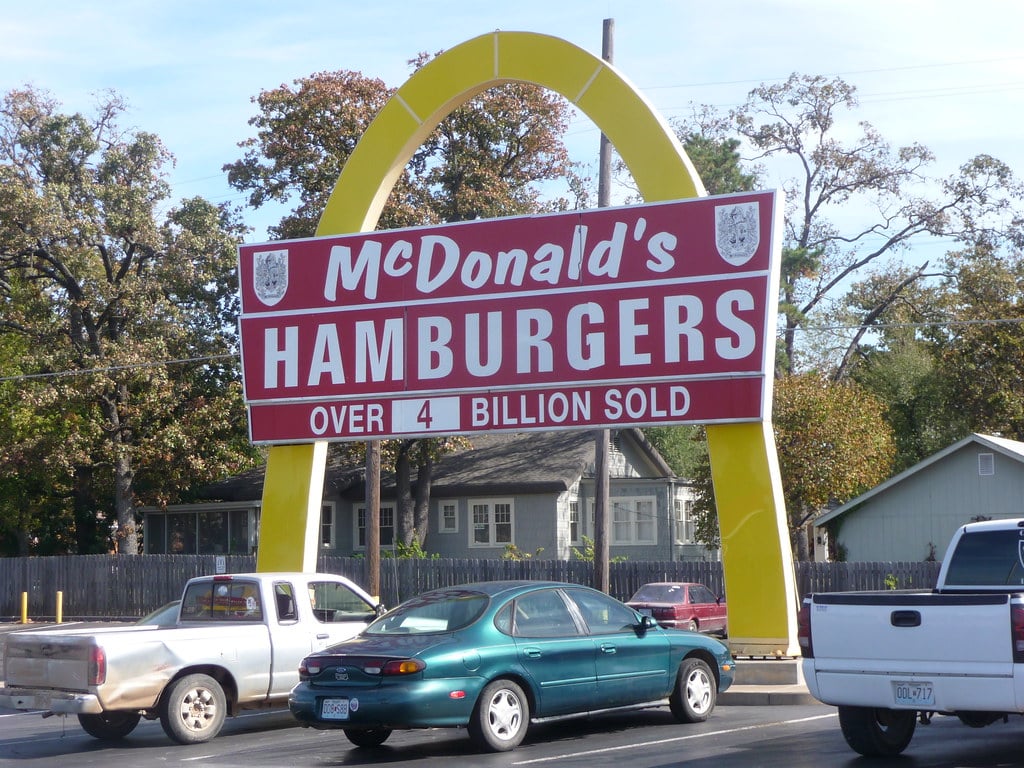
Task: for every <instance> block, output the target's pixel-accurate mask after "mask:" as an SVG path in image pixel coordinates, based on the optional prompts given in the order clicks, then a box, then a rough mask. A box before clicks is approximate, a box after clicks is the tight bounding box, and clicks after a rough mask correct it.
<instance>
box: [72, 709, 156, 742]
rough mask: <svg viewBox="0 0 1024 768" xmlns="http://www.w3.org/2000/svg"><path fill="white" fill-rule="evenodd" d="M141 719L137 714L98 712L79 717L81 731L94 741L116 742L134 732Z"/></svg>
mask: <svg viewBox="0 0 1024 768" xmlns="http://www.w3.org/2000/svg"><path fill="white" fill-rule="evenodd" d="M141 717H142V715H140V714H139V713H138V712H100V713H99V714H98V715H79V716H78V722H79V724H80V725H81V726H82V730H83V731H85V732H86V733H88V734H89V735H90V736H92V737H93V738H96V739H103V740H104V741H117V740H118V739H123V738H124V737H125V736H127V735H128V734H129V733H131V732H132V731H134V730H135V726H136V725H138V724H139V719H140V718H141Z"/></svg>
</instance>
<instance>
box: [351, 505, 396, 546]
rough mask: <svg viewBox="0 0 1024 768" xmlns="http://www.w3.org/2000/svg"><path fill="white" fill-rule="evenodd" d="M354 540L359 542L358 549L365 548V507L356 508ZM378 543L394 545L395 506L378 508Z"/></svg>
mask: <svg viewBox="0 0 1024 768" xmlns="http://www.w3.org/2000/svg"><path fill="white" fill-rule="evenodd" d="M356 541H357V542H359V549H365V548H366V507H359V508H357V509H356ZM380 545H381V546H382V547H393V546H394V545H395V508H394V507H381V508H380Z"/></svg>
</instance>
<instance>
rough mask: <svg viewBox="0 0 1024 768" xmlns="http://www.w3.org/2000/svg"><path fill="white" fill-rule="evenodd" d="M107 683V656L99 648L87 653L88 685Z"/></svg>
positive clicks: (93, 648) (96, 647)
mask: <svg viewBox="0 0 1024 768" xmlns="http://www.w3.org/2000/svg"><path fill="white" fill-rule="evenodd" d="M105 682H107V654H106V653H105V652H104V650H103V649H102V648H100V647H99V646H93V647H92V650H91V651H90V652H89V685H103V684H104V683H105Z"/></svg>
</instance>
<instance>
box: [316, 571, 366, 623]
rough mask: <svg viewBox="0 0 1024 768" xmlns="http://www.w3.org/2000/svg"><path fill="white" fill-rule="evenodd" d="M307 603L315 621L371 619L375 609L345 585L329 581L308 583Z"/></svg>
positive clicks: (330, 621)
mask: <svg viewBox="0 0 1024 768" xmlns="http://www.w3.org/2000/svg"><path fill="white" fill-rule="evenodd" d="M309 603H310V607H311V608H312V609H313V615H314V616H316V619H317V621H319V622H321V623H324V624H329V623H332V622H338V621H372V620H373V619H374V618H376V616H377V614H376V609H375V607H374V606H373V605H370V603H368V602H366V601H365V600H363V598H361V597H360V596H359V595H357V594H356V593H355V592H353V591H352V590H351V589H349V588H348V587H346V586H345V585H344V584H337V583H334V582H330V581H314V582H310V584H309Z"/></svg>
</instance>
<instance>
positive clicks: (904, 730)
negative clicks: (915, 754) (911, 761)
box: [839, 707, 917, 757]
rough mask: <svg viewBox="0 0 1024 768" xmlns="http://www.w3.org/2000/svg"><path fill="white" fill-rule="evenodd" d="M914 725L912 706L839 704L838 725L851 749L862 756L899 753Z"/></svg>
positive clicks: (883, 755) (906, 743)
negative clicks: (888, 707)
mask: <svg viewBox="0 0 1024 768" xmlns="http://www.w3.org/2000/svg"><path fill="white" fill-rule="evenodd" d="M916 726H917V713H916V712H914V710H912V709H876V708H873V707H839V727H840V728H842V730H843V738H845V739H846V743H847V744H849V745H850V748H851V749H853V751H854V752H859V753H860V754H862V755H864V756H865V757H890V756H892V755H898V754H899V753H900V752H902V751H903V750H904V749H906V748H907V745H908V744H909V743H910V738H911V737H912V736H913V735H914V728H915V727H916Z"/></svg>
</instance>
